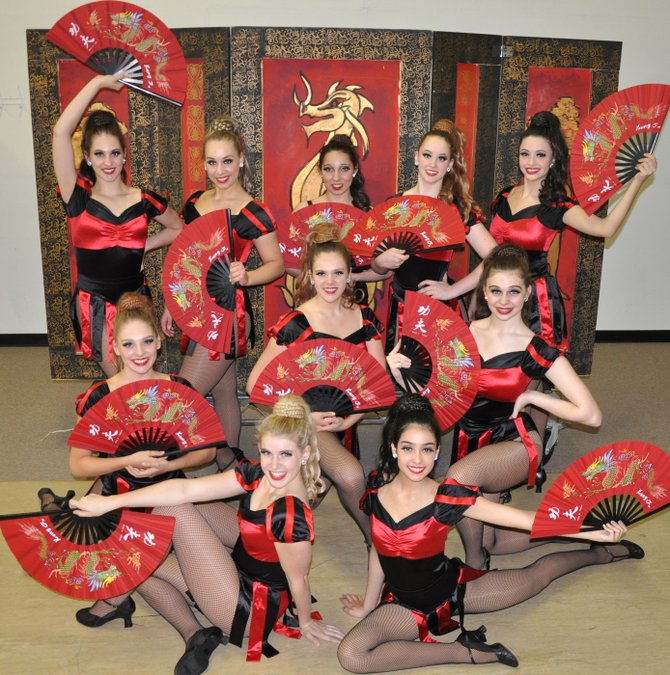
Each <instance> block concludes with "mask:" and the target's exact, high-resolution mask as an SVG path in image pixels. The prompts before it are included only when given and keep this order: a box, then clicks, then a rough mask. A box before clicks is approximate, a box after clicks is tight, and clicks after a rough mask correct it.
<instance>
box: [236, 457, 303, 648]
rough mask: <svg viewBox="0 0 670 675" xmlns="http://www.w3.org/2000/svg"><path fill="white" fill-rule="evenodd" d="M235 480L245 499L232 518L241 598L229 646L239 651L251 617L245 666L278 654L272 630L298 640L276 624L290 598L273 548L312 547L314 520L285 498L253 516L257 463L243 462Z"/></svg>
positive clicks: (294, 500)
mask: <svg viewBox="0 0 670 675" xmlns="http://www.w3.org/2000/svg"><path fill="white" fill-rule="evenodd" d="M235 476H236V478H237V480H238V482H239V484H240V485H241V486H242V488H244V490H245V494H244V495H242V497H241V499H240V507H239V511H238V514H237V520H238V523H239V526H240V536H239V537H238V539H237V542H236V543H235V548H234V549H233V554H232V557H233V560H234V561H235V564H236V566H237V570H238V573H239V577H240V594H239V596H238V599H237V610H236V611H235V617H234V619H233V624H232V629H231V635H230V642H231V643H232V644H234V645H237V646H238V647H241V646H242V640H243V638H244V631H245V628H246V625H247V621H248V620H249V615H251V621H250V622H249V645H248V648H247V661H258V660H259V659H260V658H261V654H264V655H265V656H268V657H270V656H274V655H275V654H277V653H278V652H277V650H276V649H275V648H274V647H273V646H272V645H270V644H269V643H268V636H269V635H270V633H271V631H272V630H274V631H275V632H277V633H281V634H282V635H285V636H287V637H293V638H299V637H300V631H299V630H297V629H296V628H295V627H290V626H288V625H286V624H285V623H283V622H281V621H280V620H279V619H280V617H281V616H282V615H283V614H285V612H286V610H287V609H289V608H290V606H291V596H290V593H289V585H288V581H287V579H286V575H285V574H284V570H283V569H282V567H281V564H280V562H279V556H278V555H277V549H276V548H275V543H283V544H293V543H296V542H300V541H309V542H312V541H314V519H313V517H312V511H311V509H310V508H309V506H308V505H307V504H304V503H303V502H302V501H301V500H300V499H298V498H297V497H293V496H290V495H289V496H286V497H282V498H280V499H277V500H276V501H274V502H273V503H272V504H270V506H268V507H267V508H265V509H262V510H259V511H254V510H252V509H251V508H250V503H251V495H252V494H253V492H254V490H255V489H256V488H257V487H258V484H259V483H260V481H261V479H262V478H263V472H262V470H261V467H260V465H259V464H257V463H256V462H252V461H249V460H243V461H242V463H241V464H240V465H239V466H237V467H236V469H235Z"/></svg>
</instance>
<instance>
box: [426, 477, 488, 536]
mask: <svg viewBox="0 0 670 675" xmlns="http://www.w3.org/2000/svg"><path fill="white" fill-rule="evenodd" d="M480 494H481V493H480V491H479V488H477V487H473V486H471V485H461V484H460V483H459V482H457V481H455V480H453V478H445V479H444V481H443V482H442V484H441V485H440V487H439V488H438V489H437V495H436V496H435V514H434V515H435V520H437V521H438V522H440V523H442V524H443V525H449V526H450V527H451V526H452V525H455V524H456V523H457V522H458V521H459V520H460V519H461V518H462V517H463V514H464V512H465V511H467V509H468V508H469V507H471V506H472V505H473V504H474V503H475V500H476V499H477V497H479V495H480Z"/></svg>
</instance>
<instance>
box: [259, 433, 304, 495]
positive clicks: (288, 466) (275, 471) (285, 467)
mask: <svg viewBox="0 0 670 675" xmlns="http://www.w3.org/2000/svg"><path fill="white" fill-rule="evenodd" d="M258 452H259V455H260V462H261V469H262V470H263V473H264V474H265V476H266V477H267V479H268V481H270V485H271V486H272V487H273V488H274V489H275V490H281V489H286V488H289V487H290V486H291V484H292V483H293V482H294V481H300V483H302V475H301V473H300V467H301V466H302V460H303V459H304V460H305V461H307V459H308V458H309V454H310V452H311V449H310V447H309V446H307V447H306V448H302V449H301V448H299V447H298V445H297V444H296V443H295V441H293V440H291V439H290V438H289V437H288V436H276V435H274V434H265V436H263V437H262V438H261V440H260V442H259V444H258Z"/></svg>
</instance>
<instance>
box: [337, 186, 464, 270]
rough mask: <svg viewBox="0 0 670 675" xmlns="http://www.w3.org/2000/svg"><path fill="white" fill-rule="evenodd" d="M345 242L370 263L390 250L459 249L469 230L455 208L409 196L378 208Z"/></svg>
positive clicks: (380, 205) (372, 211) (396, 198)
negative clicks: (372, 259)
mask: <svg viewBox="0 0 670 675" xmlns="http://www.w3.org/2000/svg"><path fill="white" fill-rule="evenodd" d="M342 242H343V243H344V245H345V246H346V247H347V248H348V249H349V251H350V252H351V254H352V255H353V256H356V257H357V258H359V257H360V258H364V259H367V260H369V259H370V258H373V257H375V256H377V255H379V254H380V253H383V252H384V251H386V250H387V249H389V248H400V249H402V250H403V251H406V252H407V253H419V252H420V251H427V250H430V251H438V250H440V249H446V248H456V247H457V246H461V245H463V243H464V242H465V226H464V225H463V219H462V218H461V215H460V214H459V212H458V209H457V208H456V207H455V206H454V205H453V204H447V203H446V202H444V201H442V200H441V199H433V197H423V196H419V195H408V196H402V197H393V198H391V199H388V200H386V201H385V202H382V203H381V204H378V205H377V206H375V207H374V208H373V209H372V210H371V211H369V212H368V213H366V214H365V215H363V216H361V218H360V219H359V220H358V221H357V222H356V223H355V224H354V225H353V226H352V227H351V228H350V229H349V230H348V231H347V232H346V234H345V236H344V237H343V238H342ZM357 262H359V261H358V260H357Z"/></svg>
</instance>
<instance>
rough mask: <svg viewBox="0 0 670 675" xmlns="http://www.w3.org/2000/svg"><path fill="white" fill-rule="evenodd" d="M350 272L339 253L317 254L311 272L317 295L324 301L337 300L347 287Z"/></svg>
mask: <svg viewBox="0 0 670 675" xmlns="http://www.w3.org/2000/svg"><path fill="white" fill-rule="evenodd" d="M350 272H351V270H350V269H349V267H348V266H347V262H346V260H344V258H343V257H342V256H341V255H340V254H339V253H336V252H334V251H331V252H328V253H326V252H324V253H320V254H318V255H317V256H316V257H315V258H314V266H313V267H312V272H311V278H312V280H313V281H314V290H315V291H316V294H317V296H318V297H319V298H321V299H322V300H325V301H326V302H339V301H340V298H341V297H342V293H344V291H345V289H346V287H347V281H348V279H349V275H350Z"/></svg>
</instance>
